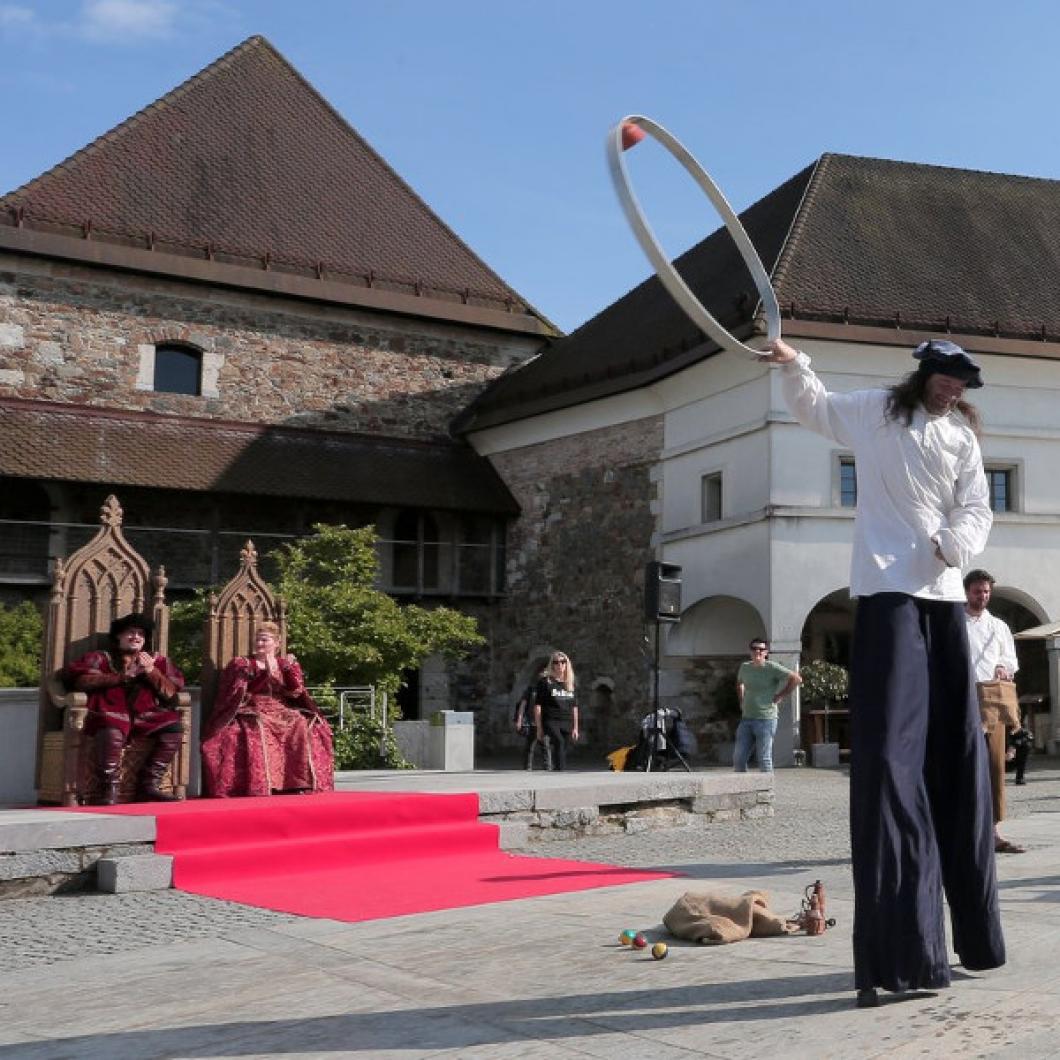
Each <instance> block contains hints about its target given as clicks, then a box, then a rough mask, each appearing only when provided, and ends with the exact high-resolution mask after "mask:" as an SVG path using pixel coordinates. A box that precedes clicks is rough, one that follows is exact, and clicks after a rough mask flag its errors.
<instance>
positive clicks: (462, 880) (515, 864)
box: [96, 792, 672, 922]
mask: <svg viewBox="0 0 1060 1060" xmlns="http://www.w3.org/2000/svg"><path fill="white" fill-rule="evenodd" d="M96 812H99V813H128V814H148V815H153V816H155V817H156V818H157V820H158V837H157V839H156V842H155V849H156V850H157V851H158V853H160V854H172V855H173V859H174V860H173V885H174V886H175V887H177V888H179V889H180V890H182V891H190V892H191V893H193V894H202V895H206V896H208V897H211V898H224V899H227V900H229V901H232V902H243V903H245V904H246V905H255V906H260V907H262V908H264V909H276V910H278V911H280V912H284V913H298V914H301V915H302V916H316V917H328V918H330V919H332V920H345V921H351V922H352V921H357V920H375V919H378V918H381V917H390V916H401V915H402V914H405V913H424V912H428V911H429V910H432V909H455V908H457V907H459V906H466V905H482V904H484V903H487V902H503V901H507V900H509V899H513V898H531V897H534V896H536V895H543V894H559V893H561V892H564V891H583V890H588V889H590V888H593V887H611V886H614V885H616V884H621V883H636V882H643V881H645V880H655V879H663V878H666V877H668V876H671V875H672V874H671V873H666V872H651V871H647V870H637V869H622V868H616V867H614V866H611V865H599V864H595V863H592V862H583V861H558V860H555V859H551V858H547V859H546V858H526V857H516V856H514V855H512V854H506V853H504V852H503V851H501V850H500V849H498V846H497V837H498V829H497V826H496V825H492V824H483V823H481V822H480V821H479V820H478V796H477V795H474V794H468V795H423V794H400V795H399V794H376V793H372V792H333V793H328V794H321V795H287V796H273V797H272V798H255V799H197V800H193V801H191V802H182V803H134V804H130V805H123V806H110V807H98V808H96Z"/></svg>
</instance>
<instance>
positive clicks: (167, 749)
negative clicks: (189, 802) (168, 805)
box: [140, 732, 184, 802]
mask: <svg viewBox="0 0 1060 1060" xmlns="http://www.w3.org/2000/svg"><path fill="white" fill-rule="evenodd" d="M183 739H184V736H183V733H179V732H163V733H160V734H159V736H158V738H157V739H156V740H155V745H154V747H152V748H151V755H150V757H149V758H148V759H147V761H146V762H145V763H144V769H143V773H142V774H141V775H140V796H141V798H143V799H145V800H146V801H147V802H180V801H181V800H180V796H179V795H170V794H169V793H168V792H165V791H162V790H161V789H160V788H159V784H161V783H162V778H163V777H164V776H165V774H166V769H167V768H168V767H169V763H170V762H172V761H173V759H174V758H175V757H176V754H177V752H178V751H179V750H180V745H181V742H182V741H183Z"/></svg>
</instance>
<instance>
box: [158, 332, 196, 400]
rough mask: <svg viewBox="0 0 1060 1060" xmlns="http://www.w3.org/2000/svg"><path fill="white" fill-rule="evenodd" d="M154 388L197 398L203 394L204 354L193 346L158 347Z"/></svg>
mask: <svg viewBox="0 0 1060 1060" xmlns="http://www.w3.org/2000/svg"><path fill="white" fill-rule="evenodd" d="M154 388H155V390H157V391H159V392H161V393H165V394H192V395H194V396H196V397H197V396H198V395H199V394H201V393H202V354H201V353H200V352H199V351H198V350H196V349H195V348H194V347H191V346H177V345H164V346H156V347H155V380H154Z"/></svg>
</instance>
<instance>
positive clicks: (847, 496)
mask: <svg viewBox="0 0 1060 1060" xmlns="http://www.w3.org/2000/svg"><path fill="white" fill-rule="evenodd" d="M839 505H840V507H841V508H856V507H857V506H858V475H857V470H856V469H855V467H854V458H853V457H852V456H843V457H840V458H839Z"/></svg>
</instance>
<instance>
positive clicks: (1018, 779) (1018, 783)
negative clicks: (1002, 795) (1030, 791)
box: [1016, 777, 1027, 788]
mask: <svg viewBox="0 0 1060 1060" xmlns="http://www.w3.org/2000/svg"><path fill="white" fill-rule="evenodd" d="M1026 783H1027V781H1026V779H1025V778H1023V777H1016V786H1017V787H1020V788H1022V787H1023V785H1024V784H1026Z"/></svg>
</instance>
